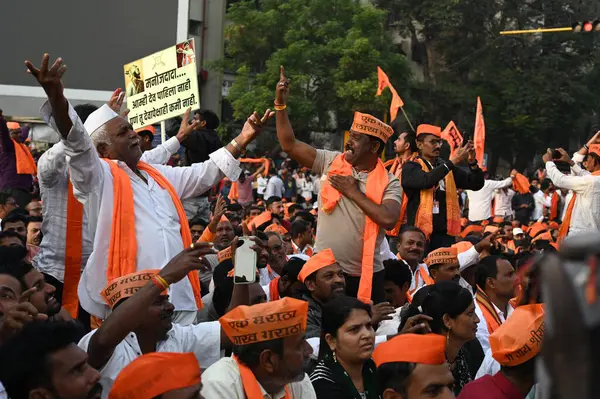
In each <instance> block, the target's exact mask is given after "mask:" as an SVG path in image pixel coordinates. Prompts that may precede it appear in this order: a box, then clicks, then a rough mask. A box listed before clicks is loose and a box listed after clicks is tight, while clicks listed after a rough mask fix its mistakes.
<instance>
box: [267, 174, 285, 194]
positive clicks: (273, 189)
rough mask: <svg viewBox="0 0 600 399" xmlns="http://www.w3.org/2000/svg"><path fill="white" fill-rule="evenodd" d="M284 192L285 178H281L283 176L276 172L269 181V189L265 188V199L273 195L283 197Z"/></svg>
mask: <svg viewBox="0 0 600 399" xmlns="http://www.w3.org/2000/svg"><path fill="white" fill-rule="evenodd" d="M284 194H285V187H284V185H283V180H281V177H279V175H278V174H274V175H273V176H271V177H270V178H269V181H268V182H267V189H266V190H265V195H264V199H265V201H267V200H268V199H269V198H271V197H279V198H283V197H284Z"/></svg>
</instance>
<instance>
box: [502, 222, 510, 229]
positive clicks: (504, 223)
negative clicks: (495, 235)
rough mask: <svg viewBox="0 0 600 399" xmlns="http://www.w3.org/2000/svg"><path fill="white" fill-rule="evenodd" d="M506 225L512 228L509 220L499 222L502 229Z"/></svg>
mask: <svg viewBox="0 0 600 399" xmlns="http://www.w3.org/2000/svg"><path fill="white" fill-rule="evenodd" d="M506 226H510V227H511V228H512V223H511V222H502V223H500V228H501V229H504V228H505V227H506Z"/></svg>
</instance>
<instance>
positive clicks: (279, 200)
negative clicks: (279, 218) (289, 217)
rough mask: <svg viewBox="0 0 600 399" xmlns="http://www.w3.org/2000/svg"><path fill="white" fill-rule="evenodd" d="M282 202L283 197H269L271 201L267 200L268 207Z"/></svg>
mask: <svg viewBox="0 0 600 399" xmlns="http://www.w3.org/2000/svg"><path fill="white" fill-rule="evenodd" d="M281 201H282V199H281V197H276V196H272V197H269V199H268V200H267V205H269V206H270V205H272V204H273V203H274V202H281Z"/></svg>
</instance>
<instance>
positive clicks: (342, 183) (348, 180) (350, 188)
mask: <svg viewBox="0 0 600 399" xmlns="http://www.w3.org/2000/svg"><path fill="white" fill-rule="evenodd" d="M329 184H331V187H333V188H335V189H336V190H337V191H339V192H340V193H341V194H342V195H343V196H344V197H347V198H350V196H351V195H352V194H353V193H355V192H356V190H358V181H357V180H356V179H355V178H354V177H352V176H342V175H331V176H329Z"/></svg>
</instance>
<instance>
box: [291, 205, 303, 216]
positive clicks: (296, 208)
mask: <svg viewBox="0 0 600 399" xmlns="http://www.w3.org/2000/svg"><path fill="white" fill-rule="evenodd" d="M302 209H304V208H302V205H298V204H292V205H290V207H289V208H288V212H289V214H290V215H293V214H294V212H296V211H297V210H302Z"/></svg>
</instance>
